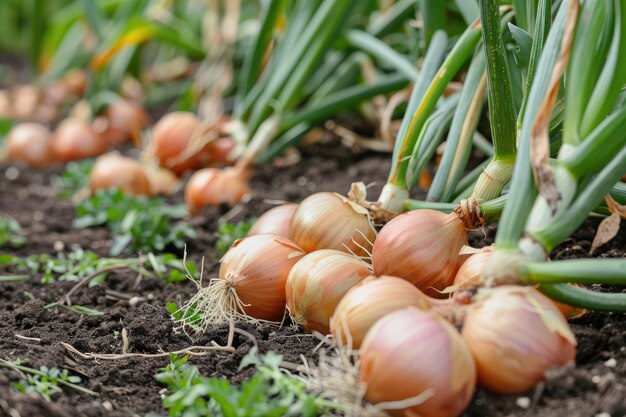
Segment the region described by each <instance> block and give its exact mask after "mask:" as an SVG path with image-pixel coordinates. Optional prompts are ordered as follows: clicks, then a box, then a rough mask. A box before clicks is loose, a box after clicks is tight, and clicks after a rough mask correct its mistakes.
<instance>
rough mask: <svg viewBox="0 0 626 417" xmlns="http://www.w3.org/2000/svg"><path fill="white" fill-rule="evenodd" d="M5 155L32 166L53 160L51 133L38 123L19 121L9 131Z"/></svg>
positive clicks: (9, 158)
mask: <svg viewBox="0 0 626 417" xmlns="http://www.w3.org/2000/svg"><path fill="white" fill-rule="evenodd" d="M6 157H7V159H8V160H10V161H19V162H23V163H25V164H27V165H28V166H31V167H33V168H41V167H44V166H46V165H49V164H50V163H51V162H53V161H54V153H53V151H52V134H51V132H50V130H49V129H48V128H47V127H45V126H43V125H40V124H38V123H21V124H19V125H17V126H15V127H13V129H11V131H10V132H9V134H8V135H7V141H6Z"/></svg>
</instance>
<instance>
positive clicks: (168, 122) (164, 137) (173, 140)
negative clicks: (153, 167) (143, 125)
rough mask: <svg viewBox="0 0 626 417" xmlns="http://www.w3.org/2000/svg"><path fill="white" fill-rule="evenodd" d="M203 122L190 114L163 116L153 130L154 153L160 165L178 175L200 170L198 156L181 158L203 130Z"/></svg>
mask: <svg viewBox="0 0 626 417" xmlns="http://www.w3.org/2000/svg"><path fill="white" fill-rule="evenodd" d="M201 125H202V121H201V120H200V119H199V118H198V116H196V115H195V114H193V113H190V112H182V111H179V112H173V113H169V114H166V115H165V116H163V117H162V118H161V119H160V120H159V121H158V122H157V123H156V124H155V125H154V128H153V130H152V147H153V148H152V151H153V153H154V156H156V157H157V159H158V160H159V164H160V165H161V166H162V167H164V168H167V169H169V170H171V171H172V172H174V173H175V174H177V175H180V174H182V173H183V172H185V171H187V170H190V169H195V168H198V166H199V164H200V161H199V160H198V158H197V156H196V155H190V156H189V157H188V158H181V157H180V156H181V154H182V153H183V152H184V151H185V150H186V149H187V147H188V146H189V143H190V142H191V140H192V138H193V136H194V134H197V131H198V129H200V128H201Z"/></svg>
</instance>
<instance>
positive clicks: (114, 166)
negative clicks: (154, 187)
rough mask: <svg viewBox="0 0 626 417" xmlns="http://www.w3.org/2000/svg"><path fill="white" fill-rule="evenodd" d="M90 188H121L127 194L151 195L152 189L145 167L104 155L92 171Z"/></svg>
mask: <svg viewBox="0 0 626 417" xmlns="http://www.w3.org/2000/svg"><path fill="white" fill-rule="evenodd" d="M89 188H90V189H91V192H92V193H94V192H96V190H102V189H108V188H119V189H121V190H122V191H124V193H126V194H131V195H150V194H151V188H150V182H149V181H148V177H147V176H146V174H145V172H144V170H143V166H142V165H141V164H140V163H139V162H137V161H135V160H134V159H131V158H127V157H124V156H121V155H117V154H108V155H103V156H101V157H100V158H98V159H97V160H96V163H95V164H94V166H93V168H92V169H91V176H90V178H89Z"/></svg>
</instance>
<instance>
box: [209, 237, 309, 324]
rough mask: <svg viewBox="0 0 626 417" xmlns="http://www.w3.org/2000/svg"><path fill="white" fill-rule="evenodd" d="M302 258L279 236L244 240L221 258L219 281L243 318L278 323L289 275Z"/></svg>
mask: <svg viewBox="0 0 626 417" xmlns="http://www.w3.org/2000/svg"><path fill="white" fill-rule="evenodd" d="M303 255H304V252H303V251H302V250H301V249H300V248H299V247H298V246H296V245H295V244H294V243H293V242H292V241H290V240H289V239H287V238H284V237H281V236H272V235H257V236H251V237H246V238H243V239H239V240H238V241H236V242H235V243H234V244H233V246H232V247H231V248H230V249H229V250H228V252H226V255H224V258H223V259H222V262H221V265H220V270H219V278H220V279H223V280H226V281H228V283H229V285H230V287H231V288H232V289H233V290H234V291H235V292H236V293H237V296H238V297H239V299H240V300H241V302H242V303H243V304H244V305H245V307H244V311H245V313H246V314H247V315H249V316H251V317H254V318H257V319H260V320H270V321H278V320H281V319H282V318H283V315H284V312H285V303H286V296H285V284H286V282H287V277H288V275H289V271H290V270H291V268H292V267H293V266H294V265H295V263H296V262H298V260H299V259H300V258H301V257H302V256H303Z"/></svg>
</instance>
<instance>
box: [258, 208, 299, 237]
mask: <svg viewBox="0 0 626 417" xmlns="http://www.w3.org/2000/svg"><path fill="white" fill-rule="evenodd" d="M297 208H298V205H297V204H293V203H291V204H282V205H280V206H277V207H273V208H271V209H269V210H268V211H266V212H265V213H263V214H262V215H261V217H259V218H258V219H257V221H255V222H254V224H253V225H252V227H251V228H250V231H249V232H248V236H254V235H261V234H271V235H277V236H284V237H289V223H290V222H291V218H292V217H293V213H295V212H296V209H297Z"/></svg>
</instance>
